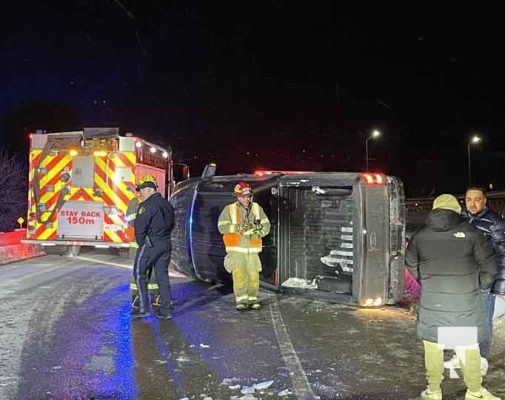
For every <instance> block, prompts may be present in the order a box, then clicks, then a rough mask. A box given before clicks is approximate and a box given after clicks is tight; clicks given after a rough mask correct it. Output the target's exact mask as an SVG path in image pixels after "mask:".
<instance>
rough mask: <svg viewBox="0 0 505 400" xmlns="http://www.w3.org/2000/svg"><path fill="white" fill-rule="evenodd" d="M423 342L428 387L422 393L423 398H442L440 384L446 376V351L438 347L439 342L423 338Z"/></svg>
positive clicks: (435, 399)
mask: <svg viewBox="0 0 505 400" xmlns="http://www.w3.org/2000/svg"><path fill="white" fill-rule="evenodd" d="M423 343H424V365H425V367H426V378H427V380H428V387H427V388H426V390H424V391H423V392H422V393H421V399H423V400H442V390H441V389H440V384H441V383H442V380H443V378H444V375H443V373H444V352H443V350H442V349H439V348H438V343H433V342H428V341H427V340H423Z"/></svg>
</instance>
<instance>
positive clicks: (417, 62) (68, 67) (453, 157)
mask: <svg viewBox="0 0 505 400" xmlns="http://www.w3.org/2000/svg"><path fill="white" fill-rule="evenodd" d="M341 3H342V2H337V1H335V2H333V1H311V2H308V1H306V2H302V1H292V0H270V1H254V2H252V1H250V2H244V1H233V2H232V1H206V2H203V1H202V2H195V1H177V2H176V1H162V0H153V1H149V0H145V1H131V0H130V1H127V0H121V1H120V0H72V1H68V0H67V1H59V0H55V1H35V0H28V1H23V0H19V1H17V2H12V3H11V2H9V7H8V8H6V9H4V11H3V12H2V23H1V24H0V33H1V36H0V37H1V42H0V43H1V44H0V57H1V59H0V60H1V61H0V71H1V73H0V88H1V89H2V96H1V97H0V113H1V114H2V116H3V118H2V121H3V123H2V124H1V125H0V134H1V137H2V144H3V146H7V147H8V148H9V150H10V151H11V152H23V150H24V149H23V147H24V146H25V145H26V133H27V132H28V131H31V130H33V129H36V128H41V129H47V130H51V131H54V130H69V129H73V130H78V129H81V128H82V127H83V126H118V127H120V129H121V131H123V132H125V131H133V132H135V133H136V134H138V135H142V136H143V137H145V138H146V139H147V140H150V141H153V142H156V143H159V144H161V145H165V146H169V145H170V146H172V148H173V150H174V155H175V158H176V159H178V160H180V161H182V162H186V163H189V164H190V165H191V167H192V171H193V173H194V174H198V173H199V172H200V169H201V167H202V165H204V163H205V162H207V161H215V162H217V165H218V173H221V174H228V173H236V172H250V171H253V170H254V169H256V168H259V167H263V168H269V169H292V170H301V169H303V170H308V169H310V170H328V171H363V170H364V169H365V139H366V138H367V137H368V135H369V134H370V132H371V130H372V129H380V130H381V131H382V132H383V137H381V138H380V139H379V140H376V141H375V140H374V141H372V140H370V141H369V153H370V161H369V163H370V168H371V169H372V170H374V171H382V172H385V173H387V174H390V175H395V176H398V177H400V178H401V179H402V180H403V181H404V183H405V186H406V190H407V194H408V195H409V196H422V195H429V194H437V193H440V192H443V191H452V192H462V191H463V190H464V188H465V186H466V184H467V181H468V158H467V151H468V147H467V146H468V142H469V139H470V137H471V135H472V134H473V133H474V132H479V134H481V135H482V138H483V142H482V143H480V144H478V145H475V146H472V147H471V162H472V181H473V183H474V184H481V185H485V186H488V185H489V183H492V184H493V186H494V188H495V189H503V190H505V176H504V175H505V174H504V173H503V165H504V162H505V137H504V136H505V135H504V128H505V126H504V125H505V116H504V114H503V110H504V105H505V104H504V103H505V98H504V93H505V91H504V89H505V65H504V62H503V61H502V58H503V55H502V53H503V51H504V49H505V46H504V44H503V37H504V34H503V23H502V22H501V21H500V18H501V13H500V12H498V10H497V9H496V10H493V9H491V8H486V9H485V10H483V9H476V6H474V7H472V8H468V9H463V8H461V7H460V6H458V8H457V9H447V10H443V9H440V8H436V9H434V8H428V7H426V6H424V5H423V7H418V8H416V7H415V6H412V5H410V4H409V6H407V5H406V6H403V7H404V8H403V9H402V8H398V7H397V8H390V9H386V8H384V7H383V6H373V7H372V6H369V5H366V6H365V5H362V6H361V7H356V8H355V9H345V8H343V7H342V5H341Z"/></svg>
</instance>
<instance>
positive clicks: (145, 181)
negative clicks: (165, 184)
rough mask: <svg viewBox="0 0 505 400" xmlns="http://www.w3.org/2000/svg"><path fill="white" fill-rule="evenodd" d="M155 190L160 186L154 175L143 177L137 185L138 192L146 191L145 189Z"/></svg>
mask: <svg viewBox="0 0 505 400" xmlns="http://www.w3.org/2000/svg"><path fill="white" fill-rule="evenodd" d="M148 187H150V188H153V189H157V188H158V184H157V183H156V178H155V177H154V176H152V175H143V176H142V177H141V178H140V179H139V183H138V184H137V190H140V189H144V188H148Z"/></svg>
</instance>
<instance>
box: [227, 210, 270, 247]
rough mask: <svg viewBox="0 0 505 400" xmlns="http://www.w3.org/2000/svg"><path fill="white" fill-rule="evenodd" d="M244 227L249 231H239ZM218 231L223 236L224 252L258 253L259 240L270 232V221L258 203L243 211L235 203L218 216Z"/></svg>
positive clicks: (260, 244) (260, 243)
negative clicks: (258, 227)
mask: <svg viewBox="0 0 505 400" xmlns="http://www.w3.org/2000/svg"><path fill="white" fill-rule="evenodd" d="M255 222H257V224H258V225H260V226H261V228H260V229H257V228H255V226H258V225H255ZM245 226H248V227H249V229H248V230H246V231H240V230H241V228H243V227H245ZM218 229H219V232H221V233H222V234H223V241H224V245H225V247H226V252H238V253H259V252H261V246H262V240H261V238H262V237H264V236H266V235H268V233H269V232H270V221H269V220H268V217H267V216H266V214H265V212H264V211H263V209H262V208H261V206H260V205H259V204H258V203H252V204H251V206H250V208H249V209H245V208H244V207H243V206H241V205H240V203H239V202H238V201H236V202H234V203H231V204H228V205H227V206H226V207H225V208H224V209H223V211H222V212H221V214H220V215H219V220H218Z"/></svg>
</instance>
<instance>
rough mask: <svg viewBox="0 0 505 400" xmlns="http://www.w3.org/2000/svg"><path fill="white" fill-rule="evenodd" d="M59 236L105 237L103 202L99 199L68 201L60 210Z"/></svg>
mask: <svg viewBox="0 0 505 400" xmlns="http://www.w3.org/2000/svg"><path fill="white" fill-rule="evenodd" d="M58 237H60V238H69V239H70V238H82V239H102V238H103V204H102V203H101V202H98V201H67V202H65V203H64V204H63V206H62V207H61V209H60V210H59V212H58Z"/></svg>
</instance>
